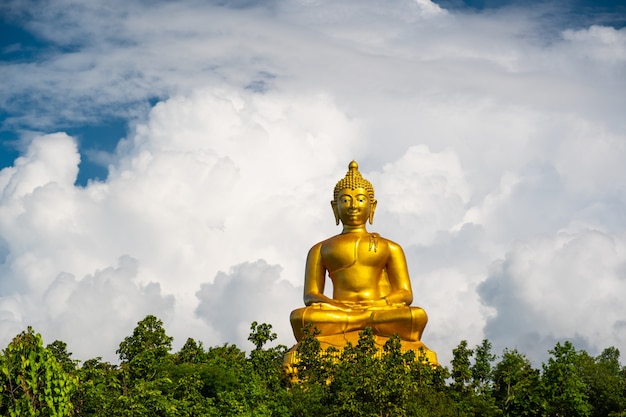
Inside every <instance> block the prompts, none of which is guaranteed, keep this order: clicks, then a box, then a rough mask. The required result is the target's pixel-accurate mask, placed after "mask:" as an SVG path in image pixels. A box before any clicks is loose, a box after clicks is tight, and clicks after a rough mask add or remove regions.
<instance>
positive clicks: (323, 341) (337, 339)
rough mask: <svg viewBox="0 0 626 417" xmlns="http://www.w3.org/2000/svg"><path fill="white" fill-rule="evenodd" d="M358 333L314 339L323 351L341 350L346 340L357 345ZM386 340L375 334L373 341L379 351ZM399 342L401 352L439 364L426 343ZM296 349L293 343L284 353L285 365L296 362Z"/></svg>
mask: <svg viewBox="0 0 626 417" xmlns="http://www.w3.org/2000/svg"><path fill="white" fill-rule="evenodd" d="M359 333H360V331H355V332H348V333H342V334H336V335H332V336H316V339H317V340H318V341H319V342H320V347H321V348H322V350H323V351H324V350H326V349H328V348H329V347H331V346H332V347H334V348H336V349H338V350H339V351H340V352H341V351H342V350H343V348H344V346H346V344H347V343H348V342H350V343H351V344H352V346H356V345H357V343H358V342H359ZM387 340H389V337H385V336H376V335H375V336H374V343H375V344H376V347H377V348H378V350H379V351H380V352H382V351H383V346H384V345H385V343H386V342H387ZM400 344H401V348H400V349H401V352H402V353H405V352H407V351H410V350H412V351H414V352H415V358H416V360H417V359H418V358H419V357H420V355H421V356H423V357H425V358H426V359H427V360H428V363H429V364H431V365H433V366H437V365H439V362H437V354H436V353H435V352H434V351H432V350H430V349H428V347H426V345H425V344H423V343H422V342H420V341H416V342H410V341H406V340H401V341H400ZM297 349H298V345H295V346H294V347H293V348H291V349H290V350H289V351H288V352H287V353H286V354H285V361H284V363H285V366H286V367H288V368H293V365H294V364H296V363H297V361H298V360H297V358H296V356H297V355H296V351H297ZM420 349H422V351H423V353H422V352H420Z"/></svg>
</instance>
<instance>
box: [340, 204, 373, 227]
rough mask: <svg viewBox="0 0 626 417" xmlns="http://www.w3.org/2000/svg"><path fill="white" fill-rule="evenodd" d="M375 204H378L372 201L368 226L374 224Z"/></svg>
mask: <svg viewBox="0 0 626 417" xmlns="http://www.w3.org/2000/svg"><path fill="white" fill-rule="evenodd" d="M376 203H378V201H376V200H374V201H372V204H371V205H370V224H374V212H375V211H376ZM337 224H339V223H337Z"/></svg>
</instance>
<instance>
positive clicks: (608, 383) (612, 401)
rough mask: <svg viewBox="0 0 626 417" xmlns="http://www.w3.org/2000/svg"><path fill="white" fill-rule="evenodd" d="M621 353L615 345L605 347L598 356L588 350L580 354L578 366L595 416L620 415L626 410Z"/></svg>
mask: <svg viewBox="0 0 626 417" xmlns="http://www.w3.org/2000/svg"><path fill="white" fill-rule="evenodd" d="M619 355H620V352H619V350H618V349H616V348H614V347H610V348H607V349H605V350H604V351H603V352H602V353H601V354H600V355H599V356H597V357H596V358H593V357H591V356H589V355H588V354H587V353H586V352H581V353H580V354H579V357H578V368H579V371H580V374H581V377H582V380H583V382H584V383H585V385H586V388H587V389H586V393H587V397H588V398H589V403H590V404H591V406H592V407H593V411H592V414H591V415H592V416H594V417H601V416H610V415H619V413H623V412H625V411H626V398H625V394H626V380H625V379H624V371H623V369H622V367H621V366H620V363H619Z"/></svg>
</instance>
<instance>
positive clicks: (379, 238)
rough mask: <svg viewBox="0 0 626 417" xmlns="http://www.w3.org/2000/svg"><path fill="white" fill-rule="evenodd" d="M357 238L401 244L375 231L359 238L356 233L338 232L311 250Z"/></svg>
mask: <svg viewBox="0 0 626 417" xmlns="http://www.w3.org/2000/svg"><path fill="white" fill-rule="evenodd" d="M356 240H361V241H362V240H372V241H374V240H375V241H376V242H377V243H378V244H382V245H387V246H390V247H399V246H400V245H398V244H397V243H395V242H394V241H392V240H389V239H387V238H384V237H382V236H381V235H380V234H379V233H375V232H368V233H364V234H361V235H360V236H358V239H357V238H355V236H354V235H352V234H350V233H348V234H341V233H340V234H338V235H335V236H332V237H329V238H328V239H326V240H322V241H321V242H318V243H316V244H315V245H314V246H313V247H312V248H311V250H321V249H322V248H324V247H330V246H335V245H341V244H344V243H347V242H350V243H353V242H355V241H356Z"/></svg>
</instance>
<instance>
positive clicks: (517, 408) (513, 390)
mask: <svg viewBox="0 0 626 417" xmlns="http://www.w3.org/2000/svg"><path fill="white" fill-rule="evenodd" d="M493 396H494V398H495V402H496V405H497V406H498V407H499V408H500V409H501V410H502V411H503V415H504V416H507V417H523V416H529V417H530V416H541V415H544V412H545V402H544V400H543V393H542V388H541V376H540V372H539V370H538V369H534V368H533V367H532V365H531V363H530V360H528V359H527V358H526V357H525V356H524V355H523V354H521V353H519V352H518V351H517V350H515V349H514V350H508V349H505V350H504V353H503V354H502V359H501V360H500V361H499V362H498V363H497V364H496V365H495V367H494V371H493Z"/></svg>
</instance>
